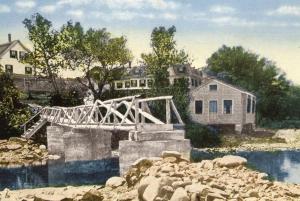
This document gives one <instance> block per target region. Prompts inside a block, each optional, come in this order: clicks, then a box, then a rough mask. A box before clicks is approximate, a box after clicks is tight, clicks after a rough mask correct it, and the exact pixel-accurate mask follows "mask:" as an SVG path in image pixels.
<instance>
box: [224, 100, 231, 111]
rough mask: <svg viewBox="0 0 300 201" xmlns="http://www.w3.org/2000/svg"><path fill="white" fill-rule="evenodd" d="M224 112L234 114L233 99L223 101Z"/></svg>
mask: <svg viewBox="0 0 300 201" xmlns="http://www.w3.org/2000/svg"><path fill="white" fill-rule="evenodd" d="M223 107H224V111H223V113H224V114H232V100H224V101H223Z"/></svg>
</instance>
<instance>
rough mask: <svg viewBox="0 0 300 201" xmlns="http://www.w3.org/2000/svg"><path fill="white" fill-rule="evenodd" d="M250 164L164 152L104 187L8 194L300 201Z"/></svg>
mask: <svg viewBox="0 0 300 201" xmlns="http://www.w3.org/2000/svg"><path fill="white" fill-rule="evenodd" d="M246 162H247V160H246V159H244V158H242V157H239V156H225V157H223V158H217V159H214V160H203V161H201V162H200V163H191V162H189V161H188V160H186V159H184V158H182V157H181V156H180V154H179V153H176V152H164V153H163V154H162V157H161V158H148V159H147V158H143V159H140V160H138V161H137V162H136V163H134V164H133V165H132V168H131V169H130V170H129V171H128V172H127V173H126V174H125V175H124V177H112V178H110V179H109V180H108V181H107V182H106V185H105V186H103V187H99V186H94V187H91V188H89V189H88V190H87V188H86V187H81V188H82V189H83V188H85V190H84V191H82V189H81V191H79V190H77V191H75V190H74V189H75V187H67V188H68V189H67V190H62V188H58V189H57V191H56V192H55V191H53V188H52V191H51V193H49V192H48V191H47V190H46V189H40V190H38V191H37V190H36V189H34V190H36V191H35V192H38V193H31V195H28V194H24V193H23V194H21V193H20V192H22V191H19V194H18V196H19V197H17V196H15V194H16V193H15V192H13V191H11V192H5V196H8V197H10V198H21V197H22V199H20V200H23V201H54V200H55V201H59V200H60V201H62V200H64V201H66V200H68V201H167V200H171V201H222V200H228V201H274V200H275V201H276V200H278V201H289V200H300V185H295V184H285V183H281V182H272V181H269V180H267V176H268V175H266V174H265V173H260V172H256V171H253V170H250V169H247V168H246V167H245V166H244V164H246ZM72 188H73V191H71V189H72ZM77 188H78V187H77ZM79 189H80V187H79ZM69 190H70V191H69ZM14 193H15V194H14ZM3 195H4V192H2V196H3ZM47 195H48V196H47ZM52 198H53V199H52ZM3 200H4V201H6V200H5V198H4V199H3ZM15 200H18V199H15Z"/></svg>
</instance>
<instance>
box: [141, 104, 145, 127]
mask: <svg viewBox="0 0 300 201" xmlns="http://www.w3.org/2000/svg"><path fill="white" fill-rule="evenodd" d="M141 104H142V112H145V110H146V102H141ZM142 123H143V124H144V123H145V116H144V115H142Z"/></svg>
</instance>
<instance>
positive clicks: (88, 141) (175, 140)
mask: <svg viewBox="0 0 300 201" xmlns="http://www.w3.org/2000/svg"><path fill="white" fill-rule="evenodd" d="M162 127H164V128H163V129H162ZM162 130H164V131H162ZM184 136H185V131H184V130H174V129H173V125H155V126H153V125H152V126H151V127H147V126H146V125H144V126H143V125H139V126H138V128H137V131H130V132H129V134H128V140H121V141H119V162H120V163H119V164H120V173H121V174H123V173H124V172H125V171H126V170H128V168H129V167H130V165H131V164H132V163H133V162H135V161H136V160H138V159H140V158H143V157H159V156H160V155H161V153H162V152H163V151H178V152H180V153H181V154H183V156H184V157H185V158H189V157H190V151H191V145H190V140H187V139H185V138H184ZM47 142H48V152H49V154H56V155H60V156H62V157H64V159H65V161H91V160H101V159H104V158H111V157H112V144H111V143H112V133H111V132H109V131H104V130H102V129H97V128H86V129H83V128H72V129H70V127H63V126H48V127H47Z"/></svg>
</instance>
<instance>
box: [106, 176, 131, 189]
mask: <svg viewBox="0 0 300 201" xmlns="http://www.w3.org/2000/svg"><path fill="white" fill-rule="evenodd" d="M125 182H126V181H125V179H124V178H122V177H111V178H109V179H108V180H107V181H106V184H105V186H109V187H112V188H117V187H119V186H122V185H123V184H125Z"/></svg>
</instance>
